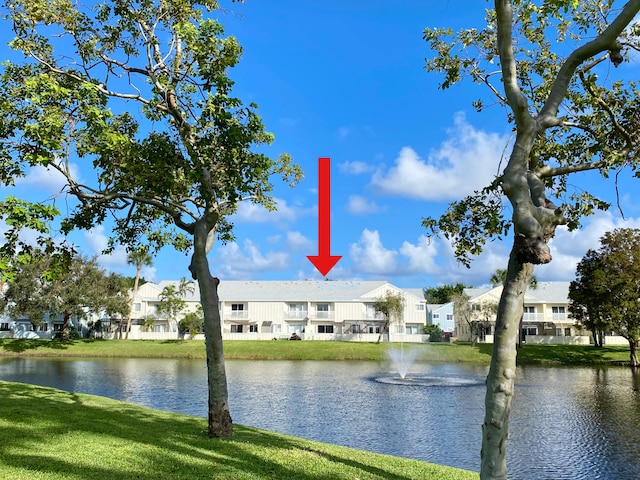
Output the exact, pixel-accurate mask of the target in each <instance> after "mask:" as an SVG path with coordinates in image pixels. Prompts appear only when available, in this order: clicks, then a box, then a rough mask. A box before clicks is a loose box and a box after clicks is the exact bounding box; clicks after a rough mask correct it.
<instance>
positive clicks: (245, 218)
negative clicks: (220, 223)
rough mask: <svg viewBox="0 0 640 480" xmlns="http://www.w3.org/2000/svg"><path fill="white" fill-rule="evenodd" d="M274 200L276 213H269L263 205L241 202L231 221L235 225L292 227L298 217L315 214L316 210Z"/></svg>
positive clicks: (279, 199)
mask: <svg viewBox="0 0 640 480" xmlns="http://www.w3.org/2000/svg"><path fill="white" fill-rule="evenodd" d="M274 200H275V202H276V210H274V211H269V210H267V209H266V208H264V207H263V206H262V205H258V204H255V203H252V202H249V201H245V202H240V204H239V205H238V210H237V212H236V213H234V214H233V215H232V217H231V221H232V222H234V223H265V222H273V223H280V224H283V225H290V224H291V223H292V222H294V221H295V220H296V219H297V218H298V217H300V216H302V215H307V214H309V213H311V212H313V211H314V208H315V207H314V208H309V209H302V208H299V207H292V206H290V205H288V204H287V201H286V200H284V199H281V198H276V199H274Z"/></svg>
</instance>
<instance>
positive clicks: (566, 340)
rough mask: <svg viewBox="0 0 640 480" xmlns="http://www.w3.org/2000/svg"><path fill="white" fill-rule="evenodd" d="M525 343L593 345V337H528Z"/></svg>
mask: <svg viewBox="0 0 640 480" xmlns="http://www.w3.org/2000/svg"><path fill="white" fill-rule="evenodd" d="M607 338H609V337H607ZM525 343H526V344H527V345H589V344H590V343H591V337H589V336H588V335H577V336H574V337H567V336H562V335H527V339H526V340H525Z"/></svg>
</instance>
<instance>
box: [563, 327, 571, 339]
mask: <svg viewBox="0 0 640 480" xmlns="http://www.w3.org/2000/svg"><path fill="white" fill-rule="evenodd" d="M564 336H565V337H570V336H571V327H566V328H565V329H564Z"/></svg>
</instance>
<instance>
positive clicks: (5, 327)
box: [0, 322, 9, 331]
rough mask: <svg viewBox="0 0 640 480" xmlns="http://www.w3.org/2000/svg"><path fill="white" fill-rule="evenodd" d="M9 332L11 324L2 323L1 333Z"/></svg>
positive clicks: (0, 326) (0, 324)
mask: <svg viewBox="0 0 640 480" xmlns="http://www.w3.org/2000/svg"><path fill="white" fill-rule="evenodd" d="M7 330H9V322H2V323H0V331H7Z"/></svg>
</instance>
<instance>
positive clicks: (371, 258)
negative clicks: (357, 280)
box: [349, 229, 398, 275]
mask: <svg viewBox="0 0 640 480" xmlns="http://www.w3.org/2000/svg"><path fill="white" fill-rule="evenodd" d="M349 256H350V257H351V261H352V263H353V266H354V270H355V271H356V272H362V273H372V274H376V275H389V274H391V273H392V272H395V271H396V270H397V257H398V252H396V251H394V250H387V249H386V248H385V247H384V246H383V245H382V242H381V241H380V234H379V233H378V231H377V230H373V231H371V230H368V229H365V230H364V231H363V232H362V236H361V237H360V240H359V241H358V243H353V244H351V247H350V248H349Z"/></svg>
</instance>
